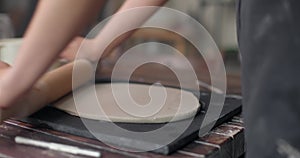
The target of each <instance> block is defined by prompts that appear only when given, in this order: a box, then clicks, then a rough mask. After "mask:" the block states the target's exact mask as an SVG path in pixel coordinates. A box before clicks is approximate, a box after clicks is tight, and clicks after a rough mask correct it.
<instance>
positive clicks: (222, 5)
mask: <svg viewBox="0 0 300 158" xmlns="http://www.w3.org/2000/svg"><path fill="white" fill-rule="evenodd" d="M122 3H123V0H110V1H107V2H106V4H105V6H104V8H103V9H102V10H101V11H99V16H98V18H97V19H96V20H95V21H94V22H92V23H91V24H90V26H89V27H88V28H86V30H84V31H83V32H82V34H81V35H82V36H84V35H86V34H87V33H88V32H89V31H90V29H92V28H93V26H94V25H95V24H97V23H98V22H100V21H101V20H102V19H104V18H106V17H108V16H110V15H112V14H114V13H115V12H116V10H117V9H118V8H119V7H120V5H121V4H122ZM36 5H37V0H0V38H2V39H3V38H22V36H23V35H24V32H25V30H26V28H27V26H28V24H29V21H30V19H31V17H32V14H33V12H34V9H35V7H36ZM165 6H166V7H170V8H173V9H177V10H179V11H182V12H184V13H186V14H188V15H190V16H191V17H193V18H194V19H195V20H197V21H199V22H200V23H201V24H202V25H204V27H205V28H206V29H207V30H208V31H209V33H210V34H211V35H212V37H213V38H214V40H215V42H216V43H217V45H218V47H219V49H220V51H221V53H222V56H223V58H224V62H225V66H226V71H227V75H228V84H229V85H230V86H231V87H233V88H232V89H230V90H229V91H230V93H240V58H239V54H238V48H237V38H236V26H235V0H189V1H182V0H171V1H169V2H167V4H166V5H165ZM154 16H159V15H154ZM167 20H168V21H169V23H170V26H172V27H173V28H176V29H180V30H184V29H187V28H186V27H185V26H178V24H176V19H172V18H170V19H167ZM186 31H188V30H186ZM149 41H158V42H161V43H166V44H168V45H171V46H172V47H174V48H176V49H177V50H179V51H180V52H181V53H183V54H184V55H185V56H186V57H187V58H188V59H189V60H190V61H191V63H192V64H193V66H194V67H195V68H196V71H197V73H199V78H200V80H203V81H205V83H209V82H210V81H209V79H206V77H205V76H206V75H205V74H206V73H205V72H206V71H205V68H206V65H205V62H204V61H203V59H202V58H201V56H200V55H199V53H198V52H197V50H196V49H195V47H194V46H192V45H191V44H190V43H189V42H188V41H186V40H185V39H184V38H182V37H181V36H179V35H178V34H175V33H173V32H169V31H166V30H160V29H151V28H149V29H140V30H138V31H136V32H135V34H134V35H133V36H132V37H131V38H130V39H129V40H127V41H126V42H125V43H123V44H122V45H121V46H120V47H118V48H117V49H116V50H115V51H114V53H112V55H111V56H110V57H108V58H107V60H106V62H104V64H106V66H108V67H109V66H112V65H113V63H114V62H115V61H116V58H118V57H119V56H120V55H121V54H122V52H124V51H125V50H128V49H129V48H131V47H133V46H134V45H136V44H138V43H143V42H149ZM148 49H152V50H153V51H155V48H151V47H149V48H148ZM160 51H161V50H160ZM169 59H170V58H169ZM174 64H175V65H176V64H178V63H176V61H174ZM198 69H199V71H198ZM106 71H107V70H106V69H105V68H104V69H103V70H99V73H105V72H106ZM150 71H151V70H150ZM170 73H171V72H170ZM197 75H198V74H197ZM203 76H204V77H203ZM137 78H138V79H137V80H141V81H143V79H140V78H139V77H137ZM161 80H163V79H161Z"/></svg>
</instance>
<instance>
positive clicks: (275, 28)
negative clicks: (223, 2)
mask: <svg viewBox="0 0 300 158" xmlns="http://www.w3.org/2000/svg"><path fill="white" fill-rule="evenodd" d="M237 14H238V16H237V30H238V41H239V49H240V52H241V55H242V80H243V81H242V85H243V87H242V92H243V99H244V100H243V105H244V109H243V112H244V118H245V124H246V125H245V126H246V142H247V150H248V151H247V156H248V157H249V158H260V157H270V158H276V157H289V156H294V157H300V150H299V149H300V1H299V0H240V1H238V4H237Z"/></svg>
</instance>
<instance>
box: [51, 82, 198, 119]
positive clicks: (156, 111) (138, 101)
mask: <svg viewBox="0 0 300 158" xmlns="http://www.w3.org/2000/svg"><path fill="white" fill-rule="evenodd" d="M112 86H113V87H112ZM113 89H114V92H113V91H112V90H113ZM91 90H93V86H85V87H83V88H80V89H78V90H76V92H75V93H76V95H74V96H76V99H75V100H76V106H75V103H74V98H73V95H72V94H70V95H68V96H65V97H64V98H62V99H60V100H59V101H58V102H56V103H55V104H54V107H56V108H58V109H60V110H63V111H65V112H67V113H69V114H71V115H75V116H80V117H84V118H88V119H93V120H102V121H112V122H126V123H165V122H173V121H179V120H183V119H187V118H190V117H193V116H194V115H195V114H196V113H197V111H198V109H199V108H200V104H199V100H198V99H197V97H196V96H195V95H194V94H193V93H191V92H188V91H184V90H180V89H176V88H169V87H163V86H161V85H146V84H133V83H112V84H111V83H105V84H96V85H95V90H96V96H97V99H98V100H97V102H95V101H94V100H95V99H93V98H95V93H92V94H91ZM126 93H127V94H126ZM128 94H129V95H128ZM128 96H129V97H128ZM156 97H157V98H158V99H156ZM128 98H132V100H130V99H128ZM132 101H133V102H132ZM159 104H161V105H159Z"/></svg>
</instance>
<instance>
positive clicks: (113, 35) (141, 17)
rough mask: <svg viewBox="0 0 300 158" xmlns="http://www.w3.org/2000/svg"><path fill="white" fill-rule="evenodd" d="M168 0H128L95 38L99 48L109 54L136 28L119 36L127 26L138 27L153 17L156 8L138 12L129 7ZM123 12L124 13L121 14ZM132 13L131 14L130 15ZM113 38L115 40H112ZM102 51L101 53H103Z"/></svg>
mask: <svg viewBox="0 0 300 158" xmlns="http://www.w3.org/2000/svg"><path fill="white" fill-rule="evenodd" d="M166 1H167V0H126V1H125V3H124V4H123V5H122V7H121V8H120V9H119V10H118V12H117V13H116V15H114V16H113V17H112V18H111V19H110V21H109V22H108V23H107V24H106V25H105V27H104V28H103V29H102V30H101V32H100V33H99V34H98V35H97V37H96V38H95V43H97V44H98V47H97V50H102V49H105V48H103V47H107V46H108V45H106V44H109V47H107V48H106V49H105V52H104V54H108V53H109V52H110V51H111V50H112V49H113V48H115V47H116V46H118V45H119V44H120V43H122V42H123V41H125V40H126V39H127V38H128V37H129V36H130V35H131V34H132V33H134V30H132V31H129V32H127V33H125V34H122V35H121V36H119V33H121V32H123V30H125V29H127V28H138V27H140V26H141V25H143V23H144V22H145V21H147V20H148V19H149V17H151V16H152V15H153V14H154V13H155V11H156V9H155V8H153V9H147V10H144V11H142V10H139V11H138V12H130V13H129V12H126V11H128V10H129V9H133V8H138V7H146V6H162V5H163V4H164V3H165V2H166ZM120 14H123V15H120ZM127 15H128V16H127ZM129 15H130V16H129ZM112 40H113V41H112ZM101 54H102V53H99V55H101Z"/></svg>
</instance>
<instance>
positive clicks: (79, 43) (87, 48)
mask: <svg viewBox="0 0 300 158" xmlns="http://www.w3.org/2000/svg"><path fill="white" fill-rule="evenodd" d="M77 53H79V54H78V57H79V58H85V59H88V60H90V61H92V62H96V61H97V59H98V58H99V57H100V56H101V53H100V52H97V51H96V43H95V41H94V40H93V39H87V38H83V37H75V38H74V39H73V40H72V41H71V42H70V43H69V44H68V46H67V47H66V48H65V49H64V50H63V51H62V53H61V54H60V55H59V57H60V58H62V59H66V60H68V61H73V60H75V58H76V56H77Z"/></svg>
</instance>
